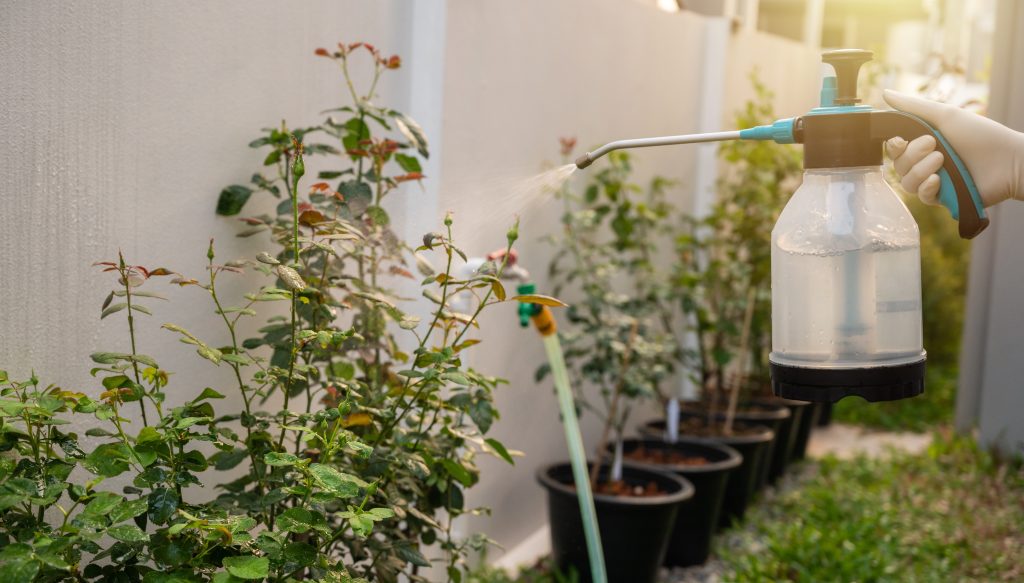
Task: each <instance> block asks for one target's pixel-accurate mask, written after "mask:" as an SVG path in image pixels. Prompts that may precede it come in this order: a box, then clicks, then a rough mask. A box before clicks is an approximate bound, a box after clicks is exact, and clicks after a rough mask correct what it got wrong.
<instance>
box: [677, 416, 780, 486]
mask: <svg viewBox="0 0 1024 583" xmlns="http://www.w3.org/2000/svg"><path fill="white" fill-rule="evenodd" d="M680 415H681V416H698V417H701V416H703V417H707V413H706V412H703V411H697V410H694V409H685V410H683V411H682V412H681V413H680ZM716 417H717V419H718V420H719V421H724V420H725V417H726V414H725V411H719V412H717V414H716ZM736 420H737V421H745V422H747V423H754V424H757V425H763V426H765V427H767V428H769V429H771V430H772V432H773V433H774V434H775V438H774V439H772V440H770V441H769V442H768V447H767V452H766V453H765V454H764V456H763V457H762V458H761V460H759V464H760V465H759V466H758V468H757V473H756V476H757V482H756V484H755V487H754V490H755V492H757V491H760V490H761V489H762V488H764V486H765V485H766V484H767V483H768V482H769V479H770V478H771V475H772V465H773V464H774V463H775V452H776V450H779V451H780V453H784V454H786V456H787V457H788V448H789V445H790V433H791V432H790V430H791V429H792V424H791V421H792V413H790V412H789V408H787V407H785V406H783V405H774V404H768V403H762V402H755V401H745V402H742V403H740V404H739V407H738V408H737V409H736ZM680 433H683V431H682V429H680ZM741 453H742V452H741ZM779 461H780V462H783V461H784V460H783V459H780V460H779ZM782 465H783V467H784V466H785V463H782Z"/></svg>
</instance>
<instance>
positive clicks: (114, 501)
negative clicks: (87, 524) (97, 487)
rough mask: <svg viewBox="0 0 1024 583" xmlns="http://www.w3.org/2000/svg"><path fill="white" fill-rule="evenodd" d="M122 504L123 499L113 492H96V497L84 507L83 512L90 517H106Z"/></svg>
mask: <svg viewBox="0 0 1024 583" xmlns="http://www.w3.org/2000/svg"><path fill="white" fill-rule="evenodd" d="M122 502H124V498H123V497H121V496H119V495H117V494H114V493H113V492H97V493H96V497H95V498H93V499H92V500H90V501H89V503H88V504H86V505H85V509H83V512H84V513H86V514H88V515H90V516H106V515H107V514H109V513H110V512H111V511H113V510H114V509H115V508H117V506H118V505H119V504H121V503H122Z"/></svg>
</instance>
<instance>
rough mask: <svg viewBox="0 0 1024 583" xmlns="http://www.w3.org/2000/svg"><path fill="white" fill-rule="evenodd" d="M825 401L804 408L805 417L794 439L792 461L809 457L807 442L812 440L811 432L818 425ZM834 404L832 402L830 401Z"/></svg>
mask: <svg viewBox="0 0 1024 583" xmlns="http://www.w3.org/2000/svg"><path fill="white" fill-rule="evenodd" d="M824 404H825V403H814V404H813V405H811V406H810V407H807V408H806V409H804V413H803V419H801V420H800V426H799V428H798V429H797V432H796V439H795V440H793V453H792V455H791V456H790V461H799V460H802V459H804V458H805V457H807V444H808V443H809V442H810V441H811V432H812V431H814V428H815V427H817V426H818V419H819V417H820V416H821V410H822V408H821V405H824ZM828 405H830V406H831V405H832V403H828Z"/></svg>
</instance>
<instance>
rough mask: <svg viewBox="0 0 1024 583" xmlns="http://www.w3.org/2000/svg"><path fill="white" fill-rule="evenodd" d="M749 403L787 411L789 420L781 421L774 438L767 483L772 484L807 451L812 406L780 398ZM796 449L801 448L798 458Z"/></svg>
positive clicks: (768, 398) (769, 398)
mask: <svg viewBox="0 0 1024 583" xmlns="http://www.w3.org/2000/svg"><path fill="white" fill-rule="evenodd" d="M751 402H752V403H753V404H755V405H758V406H761V405H763V406H766V407H773V408H774V407H780V406H781V407H785V408H786V409H789V419H783V420H782V423H781V424H780V426H779V431H778V435H776V437H775V449H774V451H773V452H772V460H771V466H770V467H769V468H768V482H769V483H772V484H774V483H775V482H776V481H777V480H778V479H779V478H781V477H782V474H784V473H786V467H787V466H788V465H789V463H790V462H791V461H796V460H797V459H801V458H803V452H804V451H806V450H807V439H808V437H809V436H810V434H811V433H810V432H811V428H810V425H808V422H809V421H810V420H811V417H812V416H813V413H814V406H813V405H814V404H813V403H811V402H809V401H794V400H792V399H783V398H781V397H767V398H762V399H754V400H752V401H751ZM751 412H753V411H751ZM801 435H803V441H802V442H801V441H800V436H801ZM801 443H802V445H801ZM797 447H801V448H802V449H801V454H800V457H799V458H798V457H797V456H796V448H797Z"/></svg>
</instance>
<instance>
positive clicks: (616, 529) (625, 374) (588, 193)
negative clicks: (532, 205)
mask: <svg viewBox="0 0 1024 583" xmlns="http://www.w3.org/2000/svg"><path fill="white" fill-rule="evenodd" d="M570 149H571V147H566V148H565V149H564V150H563V154H564V155H565V156H568V155H569V150H570ZM630 172H631V167H630V162H629V156H628V155H626V154H623V153H613V155H612V156H610V157H609V161H608V165H607V166H606V167H605V168H603V169H602V170H600V171H599V172H596V173H594V174H593V175H592V178H591V180H590V181H589V182H588V184H587V185H586V186H585V187H584V188H583V192H582V193H579V194H577V193H575V192H573V191H572V190H570V189H569V188H563V189H562V190H561V191H559V192H558V195H557V196H558V199H559V200H561V201H562V202H563V204H564V205H565V212H564V214H563V217H562V223H563V226H564V232H563V233H562V235H561V236H559V237H552V241H553V242H554V243H555V244H556V245H557V249H558V250H557V252H556V254H555V257H554V259H553V260H552V263H551V265H550V267H549V274H550V275H551V277H552V279H553V280H554V281H555V283H556V287H555V291H556V295H560V294H563V293H569V294H571V295H572V296H571V297H573V298H574V301H572V302H571V304H572V305H571V307H570V308H569V309H568V310H567V319H568V322H567V325H566V326H564V327H563V328H562V342H563V346H564V347H565V358H566V362H567V364H568V365H569V368H570V371H571V373H572V374H573V378H574V379H575V380H576V382H577V389H578V395H577V399H576V401H577V406H578V407H579V409H580V410H581V412H586V413H589V414H595V415H597V416H599V417H600V418H601V420H602V421H603V422H604V427H603V430H602V434H601V438H600V443H599V445H598V448H597V450H596V452H595V454H596V456H595V457H596V461H595V462H594V463H593V464H592V466H591V482H592V484H593V488H594V490H595V492H596V495H595V502H596V506H597V512H598V523H599V526H600V531H601V535H602V538H603V543H604V549H605V559H606V562H607V567H608V571H609V578H610V580H615V581H627V580H628V581H653V580H654V577H655V576H656V573H657V570H658V568H659V566H660V565H661V564H662V562H663V559H664V557H665V554H666V551H667V544H668V543H669V540H670V535H671V534H672V532H674V531H673V527H674V524H673V518H674V517H675V514H676V512H677V511H678V509H679V506H680V503H681V502H683V501H684V500H685V499H687V498H689V497H690V496H691V495H693V492H694V491H693V488H692V487H691V486H690V485H689V483H688V482H687V481H686V480H685V479H684V478H682V477H681V476H680V475H679V474H678V473H675V472H668V473H666V472H665V471H664V470H666V469H674V468H675V467H677V466H679V465H680V463H682V462H685V461H687V460H691V461H693V462H694V463H700V464H702V465H713V464H714V463H717V461H719V458H722V459H723V460H724V459H725V458H730V456H731V455H732V452H726V451H719V450H717V449H714V448H708V450H707V451H705V450H703V449H702V450H701V452H703V453H704V454H705V455H707V456H709V458H713V459H709V458H701V459H699V460H697V459H696V458H695V457H694V456H693V455H692V452H691V456H689V457H688V458H679V459H676V458H672V459H671V460H669V461H668V463H659V460H647V461H648V463H647V464H646V466H645V467H644V466H641V465H639V464H632V463H624V459H623V458H624V454H625V453H626V451H629V452H630V453H631V454H639V453H641V452H640V451H637V450H636V446H637V445H638V444H640V443H642V442H640V441H638V440H625V439H624V433H625V430H626V429H627V424H628V420H629V416H630V413H631V411H632V409H633V408H634V407H635V406H636V403H637V401H638V400H640V399H649V398H654V397H656V396H657V394H658V393H659V392H660V388H659V385H660V383H662V382H663V381H664V380H666V379H667V378H668V377H669V375H670V373H671V372H672V370H673V367H674V361H675V359H676V357H675V351H676V350H677V347H678V343H677V342H676V341H675V339H674V338H673V336H672V329H671V327H670V318H671V315H670V314H669V313H667V311H666V310H667V309H668V308H669V306H670V305H671V304H670V302H669V300H668V298H669V296H668V292H669V289H668V287H667V284H668V283H669V280H668V278H666V277H664V276H661V275H659V272H658V269H657V266H656V264H655V257H656V255H657V251H658V248H657V243H658V240H659V239H665V238H666V237H667V235H666V233H665V232H664V226H665V225H664V223H665V221H666V219H667V218H668V217H669V216H670V212H671V208H670V207H669V205H667V203H666V202H665V201H664V191H665V188H666V187H667V186H668V183H667V181H665V180H663V179H654V180H653V181H652V183H651V186H650V188H648V189H646V190H644V189H641V188H639V187H638V186H636V185H634V184H632V183H630V182H629V180H628V179H629V174H630ZM545 371H546V367H543V368H542V370H541V373H542V374H541V376H542V375H543V373H544V372H545ZM584 382H585V383H588V384H589V385H593V388H594V393H596V394H594V393H591V392H590V391H588V390H586V389H582V390H581V387H580V385H581V384H582V383H584ZM716 456H717V457H716ZM659 459H660V458H659ZM730 459H731V458H730ZM539 479H540V482H541V484H542V485H544V486H545V487H546V488H547V490H548V494H549V498H548V499H549V508H550V517H551V525H552V537H553V547H554V551H555V559H556V561H557V562H559V564H561V565H562V566H563V567H567V566H570V565H571V566H573V567H574V568H575V569H576V570H577V571H579V572H581V573H583V574H584V575H585V576H586V575H587V573H588V569H587V565H586V564H585V560H584V559H585V557H584V556H583V555H582V554H581V553H580V552H576V551H575V550H574V549H575V548H576V547H580V546H581V545H579V544H578V543H579V540H580V537H581V534H582V529H581V528H580V525H579V519H578V518H575V519H572V520H571V521H569V522H565V520H566V517H567V515H569V514H572V515H574V516H578V511H577V510H576V504H577V502H576V497H575V495H574V493H572V491H571V488H570V487H569V486H568V485H567V484H568V479H569V474H568V465H567V464H556V465H554V466H551V467H549V468H544V469H542V470H541V472H540V474H539ZM689 507H690V505H689V504H687V505H685V508H689ZM689 521H690V516H689V512H688V511H686V510H684V511H683V513H682V514H680V516H679V519H678V520H677V521H675V522H676V523H689Z"/></svg>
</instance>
